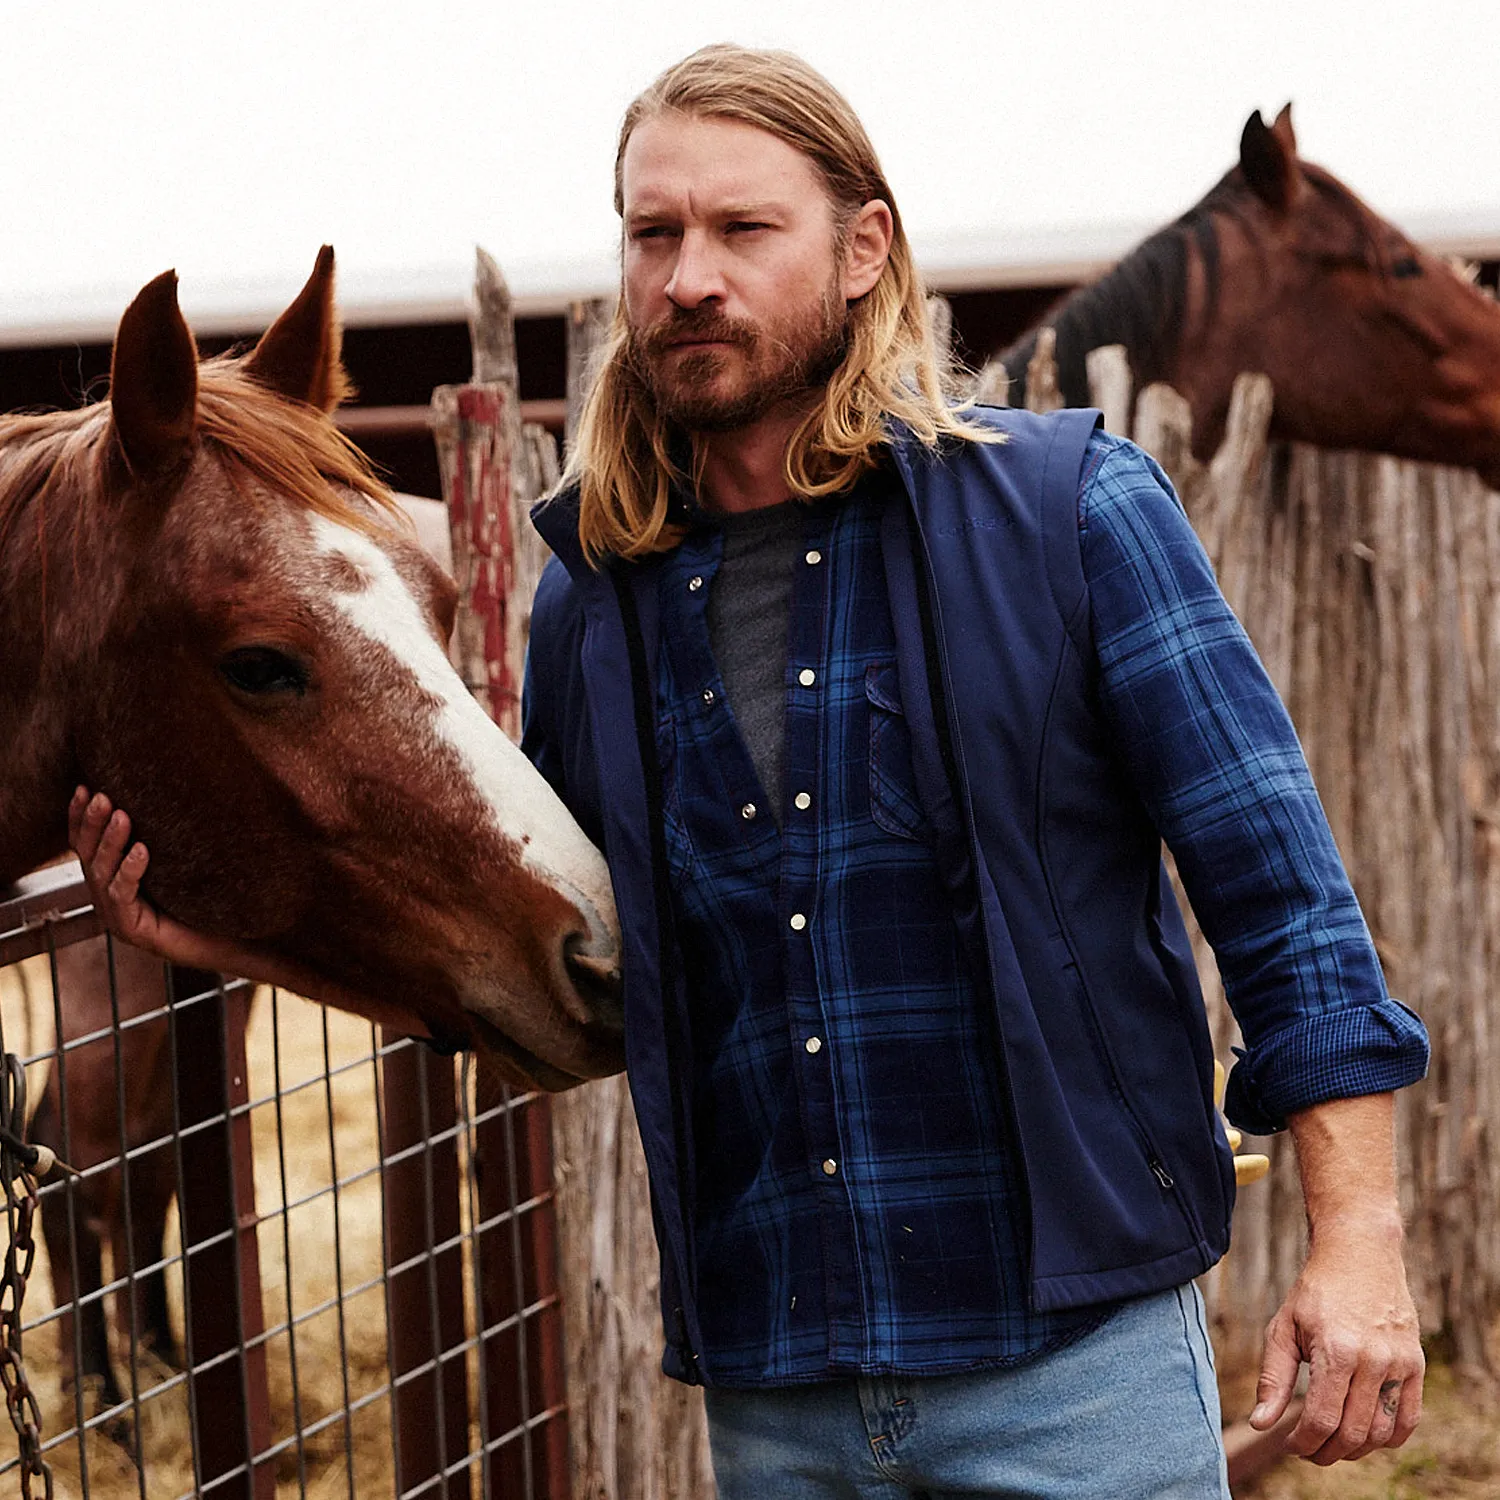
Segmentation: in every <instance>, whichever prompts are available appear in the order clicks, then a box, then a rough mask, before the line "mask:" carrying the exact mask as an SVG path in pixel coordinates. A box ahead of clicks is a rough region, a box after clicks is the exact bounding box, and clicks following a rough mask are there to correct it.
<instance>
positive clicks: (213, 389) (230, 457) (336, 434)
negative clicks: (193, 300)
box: [0, 354, 401, 548]
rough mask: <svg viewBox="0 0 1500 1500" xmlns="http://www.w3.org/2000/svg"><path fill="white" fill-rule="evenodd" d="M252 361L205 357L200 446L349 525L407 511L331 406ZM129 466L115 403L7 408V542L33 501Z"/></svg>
mask: <svg viewBox="0 0 1500 1500" xmlns="http://www.w3.org/2000/svg"><path fill="white" fill-rule="evenodd" d="M244 363H245V356H244V355H235V354H230V355H219V356H217V357H216V358H213V359H208V360H204V361H203V362H202V363H201V364H200V365H199V366H198V415H197V440H198V442H199V444H200V445H202V446H205V447H207V448H208V449H210V450H211V451H212V452H214V453H215V454H216V455H217V456H218V457H219V458H220V459H221V460H222V461H223V462H224V463H225V464H226V466H228V467H229V468H230V469H231V470H239V471H240V472H241V473H244V474H247V475H248V476H250V477H251V478H253V479H256V480H259V481H260V482H261V483H262V484H263V485H265V486H266V487H267V488H269V489H271V490H272V491H274V492H275V493H277V494H279V495H282V496H285V497H286V498H287V499H289V500H291V501H292V502H293V503H294V504H297V505H300V506H301V507H302V508H303V509H305V510H308V511H310V512H312V513H314V514H316V515H320V516H326V517H327V518H328V519H330V520H332V521H336V522H338V523H340V524H342V525H345V526H352V527H354V528H356V529H358V530H361V531H365V532H370V531H374V530H376V529H378V528H379V523H380V520H381V519H382V518H389V517H399V516H400V515H401V512H400V510H399V508H398V507H397V505H396V502H395V500H394V499H393V498H392V496H391V493H390V490H389V489H388V487H387V486H386V485H385V484H384V483H382V481H381V480H380V477H379V476H378V474H377V473H376V471H375V469H374V467H373V466H372V465H371V463H370V461H369V459H367V458H366V457H365V455H364V454H363V453H361V452H360V451H359V449H358V448H356V447H355V446H354V444H353V443H352V442H350V441H349V439H348V438H347V437H345V436H344V434H343V433H342V432H340V431H339V430H338V428H337V427H335V426H334V424H333V422H332V421H331V420H330V419H329V417H328V415H327V414H326V413H325V412H323V411H320V410H318V409H317V408H315V407H312V406H309V405H307V404H306V403H304V402H300V401H293V400H290V399H289V398H287V397H285V396H283V395H281V394H279V393H278V392H276V391H273V390H271V389H270V388H269V387H267V386H263V385H261V384H260V382H259V381H257V380H256V379H255V378H254V377H253V376H251V375H250V374H248V373H247V372H246V370H245V369H244ZM123 475H124V468H123V465H122V464H120V463H119V462H118V454H117V453H116V452H115V451H114V444H113V429H112V427H111V423H110V408H109V404H108V402H95V403H93V404H91V405H87V406H82V407H79V408H77V409H76V410H73V411H43V412H24V413H19V414H17V415H14V416H0V548H3V546H4V545H5V542H6V539H7V538H8V536H9V534H10V531H11V528H12V527H13V526H14V524H15V522H16V520H17V518H18V517H19V516H20V514H21V512H22V511H23V510H25V509H26V508H27V507H28V506H30V505H31V504H33V503H41V504H45V503H46V502H47V501H48V500H50V499H51V497H52V496H53V495H59V496H62V495H69V496H77V497H83V498H86V497H89V496H94V495H104V494H107V493H108V492H110V491H111V490H112V489H118V488H120V487H121V480H122V476H123ZM248 493H253V491H250V492H248ZM72 503H73V504H74V505H77V503H78V502H77V501H76V500H75V501H73V502H72Z"/></svg>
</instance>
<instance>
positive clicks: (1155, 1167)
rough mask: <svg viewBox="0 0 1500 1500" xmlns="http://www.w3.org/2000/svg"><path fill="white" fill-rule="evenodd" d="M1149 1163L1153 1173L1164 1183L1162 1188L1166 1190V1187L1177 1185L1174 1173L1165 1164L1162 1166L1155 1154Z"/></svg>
mask: <svg viewBox="0 0 1500 1500" xmlns="http://www.w3.org/2000/svg"><path fill="white" fill-rule="evenodd" d="M1148 1165H1149V1166H1150V1168H1151V1173H1152V1175H1153V1176H1154V1177H1155V1178H1156V1180H1157V1181H1158V1182H1159V1183H1160V1184H1161V1185H1162V1189H1163V1190H1164V1191H1165V1190H1166V1189H1169V1188H1174V1187H1176V1186H1177V1184H1176V1183H1175V1182H1173V1181H1172V1174H1171V1173H1170V1172H1169V1171H1167V1169H1166V1168H1165V1167H1164V1166H1162V1164H1161V1163H1160V1162H1159V1161H1157V1159H1156V1158H1155V1157H1154V1156H1153V1157H1152V1158H1151V1160H1150V1162H1149V1163H1148Z"/></svg>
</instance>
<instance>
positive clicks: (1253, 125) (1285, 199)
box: [1240, 109, 1299, 213]
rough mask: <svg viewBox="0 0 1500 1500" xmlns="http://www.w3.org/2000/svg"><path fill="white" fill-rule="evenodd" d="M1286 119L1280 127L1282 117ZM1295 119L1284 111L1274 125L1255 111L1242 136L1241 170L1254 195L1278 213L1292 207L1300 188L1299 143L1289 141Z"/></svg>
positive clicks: (1247, 121)
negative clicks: (1282, 126)
mask: <svg viewBox="0 0 1500 1500" xmlns="http://www.w3.org/2000/svg"><path fill="white" fill-rule="evenodd" d="M1283 119H1284V120H1285V121H1286V128H1285V130H1284V131H1283V130H1281V129H1280V127H1281V123H1282V120H1283ZM1291 129H1292V118H1291V115H1290V113H1289V112H1288V110H1285V109H1284V110H1282V112H1281V114H1279V115H1278V116H1277V117H1276V126H1275V127H1272V126H1269V125H1267V124H1266V122H1265V121H1264V120H1263V119H1261V117H1260V111H1259V110H1256V111H1255V113H1254V114H1253V115H1251V116H1250V118H1249V119H1248V120H1246V121H1245V128H1244V130H1243V132H1242V133H1241V135H1240V170H1241V171H1242V172H1244V174H1245V181H1246V182H1248V183H1249V184H1250V187H1251V190H1252V191H1253V192H1254V193H1255V196H1256V197H1257V198H1259V199H1260V200H1261V202H1262V203H1264V204H1265V205H1266V207H1267V208H1269V209H1272V210H1273V211H1275V212H1276V213H1285V212H1286V210H1287V209H1288V208H1289V207H1290V206H1291V202H1292V198H1293V197H1294V196H1295V194H1296V191H1297V184H1298V178H1299V172H1298V168H1297V150H1296V142H1295V140H1294V139H1293V140H1292V141H1291V142H1290V143H1289V142H1288V139H1287V138H1288V137H1289V136H1291Z"/></svg>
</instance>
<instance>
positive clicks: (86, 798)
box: [68, 786, 237, 971]
mask: <svg viewBox="0 0 1500 1500" xmlns="http://www.w3.org/2000/svg"><path fill="white" fill-rule="evenodd" d="M68 843H69V844H71V845H72V847H73V852H74V853H75V854H76V855H77V856H78V861H79V863H80V864H81V865H82V866H83V878H84V880H85V881H87V882H88V888H89V895H90V896H91V897H92V899H93V903H94V910H95V911H96V912H98V913H99V916H100V918H101V919H102V920H103V922H104V925H105V926H106V927H107V928H108V929H109V931H110V932H112V933H113V934H114V935H115V936H116V937H117V938H121V939H123V940H124V941H125V942H127V943H131V944H133V945H134V946H135V947H137V948H144V949H145V950H146V951H147V952H148V953H154V954H156V955H157V957H159V958H165V959H168V960H169V961H170V962H172V963H175V964H183V965H185V966H186V967H188V968H192V969H229V970H231V971H234V970H235V969H236V968H237V965H236V963H235V961H234V960H235V956H236V954H235V950H234V949H233V946H232V945H231V944H229V943H225V942H222V941H220V940H218V939H215V938H210V937H205V936H204V935H203V934H202V933H199V932H194V931H193V930H192V929H191V928H189V927H184V926H183V925H182V923H181V922H174V921H173V920H172V918H171V917H168V916H165V915H163V913H161V912H159V911H157V910H156V908H155V907H154V906H152V905H151V903H150V902H149V901H147V900H146V899H145V897H144V896H142V895H141V881H142V879H144V877H145V874H146V869H147V867H148V866H149V865H150V863H151V855H150V853H149V851H148V850H147V848H146V846H145V845H144V844H142V843H131V841H130V816H129V814H128V813H126V812H125V811H123V809H121V808H117V807H115V806H114V805H113V804H112V803H111V802H110V800H109V798H108V797H106V796H105V795H104V793H103V792H97V793H95V794H94V795H93V796H90V795H89V790H88V788H87V787H83V786H81V787H79V788H78V790H77V791H75V792H74V793H73V800H72V801H71V802H69V803H68Z"/></svg>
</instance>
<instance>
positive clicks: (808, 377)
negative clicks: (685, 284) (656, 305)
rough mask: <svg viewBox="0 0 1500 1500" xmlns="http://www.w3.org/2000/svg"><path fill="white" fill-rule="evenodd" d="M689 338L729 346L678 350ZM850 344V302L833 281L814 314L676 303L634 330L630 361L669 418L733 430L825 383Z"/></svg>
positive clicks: (700, 427)
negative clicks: (764, 320) (758, 313)
mask: <svg viewBox="0 0 1500 1500" xmlns="http://www.w3.org/2000/svg"><path fill="white" fill-rule="evenodd" d="M684 339H704V340H712V341H714V342H715V343H718V344H724V345H728V346H729V347H728V348H727V349H693V350H690V351H689V352H687V353H678V352H676V351H675V349H674V345H676V344H677V343H679V342H680V341H682V340H684ZM848 345H849V311H848V307H847V306H846V304H845V302H844V300H843V298H842V297H841V296H840V295H839V294H838V288H837V286H836V285H831V286H829V287H828V288H827V289H826V290H825V291H824V293H823V296H822V297H821V299H820V300H819V303H818V307H817V312H816V316H815V317H814V318H813V319H812V320H809V319H808V318H806V317H805V316H804V317H802V318H800V319H791V318H788V319H785V320H781V319H778V320H777V321H775V322H773V323H770V324H765V325H762V324H759V323H756V322H754V321H752V320H751V319H749V318H733V317H730V316H729V315H728V314H727V313H723V312H720V311H719V310H718V309H717V308H714V307H697V308H691V309H684V308H674V309H673V310H672V312H671V313H670V314H669V315H668V316H667V317H666V318H664V319H662V320H661V321H660V322H658V323H655V324H653V325H652V326H651V327H649V328H645V329H638V328H632V329H631V330H630V342H629V344H628V345H627V347H626V359H627V362H628V363H629V366H630V369H631V370H632V372H633V373H634V374H635V376H636V378H637V379H638V380H639V381H640V382H641V384H642V385H644V386H645V388H646V390H647V392H648V393H649V394H650V396H651V400H652V402H653V403H654V405H655V407H656V410H657V412H658V414H659V415H660V416H662V417H664V418H665V419H666V420H667V421H669V422H671V423H674V424H675V425H676V426H678V427H680V428H682V429H683V430H685V431H687V432H733V431H735V430H736V429H738V428H741V427H748V426H750V425H751V424H752V423H754V422H757V421H759V420H760V418H761V417H763V416H765V415H766V413H767V412H769V411H770V410H771V409H772V408H773V407H776V406H778V405H780V404H781V403H782V402H785V401H789V400H794V399H796V398H797V397H799V396H804V395H806V394H807V393H808V392H810V391H814V390H817V389H819V388H820V387H822V386H824V385H826V384H827V383H828V381H829V379H830V378H831V377H832V375H833V372H834V371H835V370H837V369H838V367H839V365H840V364H841V363H842V362H843V359H844V355H845V353H846V352H847V350H848Z"/></svg>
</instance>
